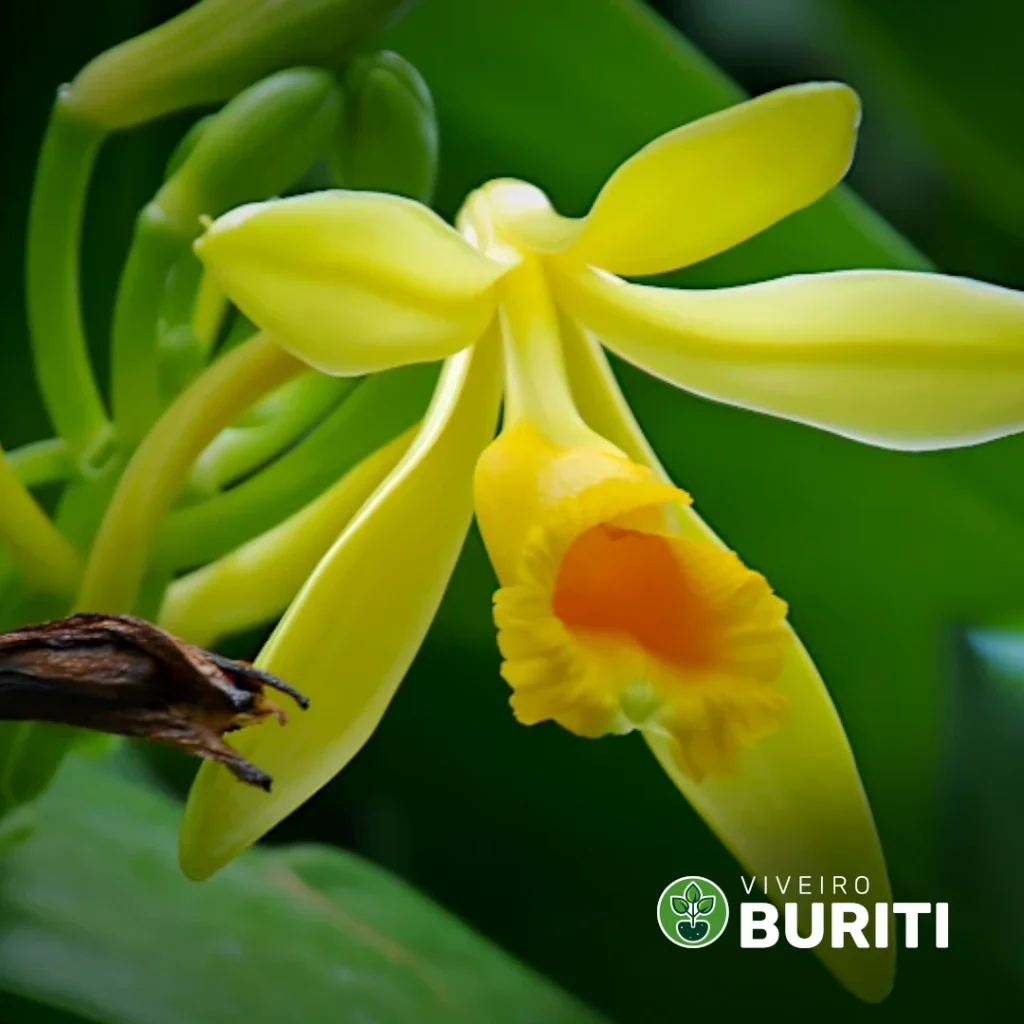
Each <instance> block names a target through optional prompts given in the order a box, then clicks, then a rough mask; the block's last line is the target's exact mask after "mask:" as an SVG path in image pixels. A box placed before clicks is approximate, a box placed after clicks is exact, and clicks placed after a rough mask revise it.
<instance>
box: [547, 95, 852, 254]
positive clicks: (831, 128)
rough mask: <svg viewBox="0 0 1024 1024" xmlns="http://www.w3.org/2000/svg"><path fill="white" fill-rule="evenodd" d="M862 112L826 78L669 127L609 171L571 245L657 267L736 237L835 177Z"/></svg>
mask: <svg viewBox="0 0 1024 1024" xmlns="http://www.w3.org/2000/svg"><path fill="white" fill-rule="evenodd" d="M859 121H860V102H859V100H858V98H857V94H856V93H855V92H853V90H852V89H850V88H848V87H847V86H845V85H840V84H838V83H834V82H825V83H811V84H808V85H797V86H792V87H790V88H787V89H778V90H776V91H775V92H771V93H768V94H767V95H764V96H759V97H758V98H757V99H754V100H750V101H748V102H746V103H741V104H739V105H738V106H735V107H731V108H729V109H727V110H723V111H720V112H719V113H716V114H712V115H710V116H709V117H704V118H701V119H700V120H699V121H695V122H693V123H692V124H688V125H684V126H683V127H681V128H676V129H675V130H674V131H671V132H668V134H666V135H662V136H661V138H659V139H655V140H654V142H652V143H650V144H649V145H648V146H645V147H644V148H643V149H642V150H640V152H639V153H637V154H636V155H635V156H633V157H631V158H630V159H629V160H627V161H626V162H625V163H624V164H623V165H622V166H621V167H620V168H619V169H618V170H617V171H616V172H615V173H614V174H613V175H612V176H611V178H610V179H609V180H608V183H607V184H606V185H605V187H604V188H603V189H602V191H601V194H600V195H599V196H598V197H597V201H596V202H595V204H594V207H593V209H592V210H591V211H590V214H589V215H588V216H587V218H586V220H585V221H584V223H583V227H582V229H581V232H580V234H579V237H578V239H577V240H576V242H575V243H574V244H573V245H572V246H571V247H570V248H569V250H568V255H569V256H570V257H571V258H572V259H574V260H580V261H582V262H584V263H589V264H592V265H593V266H597V267H602V268H603V269H605V270H611V271H613V272H614V273H617V274H658V273H663V272H665V271H668V270H674V269H675V268H676V267H682V266H686V265H688V264H691V263H696V262H697V261H698V260H703V259H706V258H707V257H709V256H714V255H715V253H719V252H722V251H724V250H725V249H729V248H731V247H732V246H734V245H738V244H739V243H740V242H742V241H744V240H745V239H747V238H750V237H751V236H752V235H756V234H757V233H758V232H760V231H763V230H764V229H765V228H767V227H769V226H770V225H772V224H774V223H775V222H776V221H778V220H781V219H782V218H783V217H785V216H787V215H788V214H790V213H793V212H794V211H795V210H799V209H801V208H802V207H804V206H807V205H809V204H810V203H813V202H814V201H815V200H816V199H818V198H820V197H821V196H823V195H824V194H825V193H826V192H827V191H828V190H829V189H830V188H832V187H833V186H834V185H836V184H837V183H838V182H839V181H840V180H841V179H842V177H843V175H844V174H845V173H846V170H847V168H848V167H849V165H850V160H851V158H852V156H853V147H854V144H855V142H856V137H857V125H858V123H859ZM552 236H553V237H557V235H554V233H552Z"/></svg>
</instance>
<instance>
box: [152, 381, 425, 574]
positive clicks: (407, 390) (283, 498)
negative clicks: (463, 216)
mask: <svg viewBox="0 0 1024 1024" xmlns="http://www.w3.org/2000/svg"><path fill="white" fill-rule="evenodd" d="M437 374H438V366H437V365H436V364H430V365H423V366H406V367H402V368H401V369H397V370H388V371H386V372H384V373H377V374H374V375H373V376H372V377H369V378H367V379H366V380H365V381H363V382H362V383H361V384H360V385H359V386H358V387H357V388H356V389H355V391H354V392H353V393H352V394H351V395H350V396H349V397H348V398H347V399H346V400H345V401H344V402H342V403H341V404H340V405H339V406H338V408H337V409H335V410H334V412H332V413H331V414H330V415H329V416H327V417H326V418H325V419H324V420H322V421H321V422H320V423H319V424H317V426H316V427H314V428H313V429H312V430H311V431H310V432H309V433H308V434H307V435H306V436H305V437H303V438H302V439H301V440H300V441H299V442H298V443H297V444H296V445H295V447H294V448H292V449H291V450H290V451H287V452H285V453H284V454H283V455H282V456H281V457H280V458H279V459H277V460H275V461H274V462H272V463H271V464H270V465H269V466H267V467H266V469H263V470H261V471H260V472H259V473H257V474H255V475H254V476H252V477H250V478H249V479H248V480H245V481H244V482H242V483H240V484H238V486H236V487H232V488H231V489H230V490H228V491H225V492H224V493H222V494H218V495H217V496H216V497H213V498H210V499H208V500H207V501H204V502H202V503H200V504H196V505H191V506H188V507H187V508H180V509H176V510H175V511H174V512H172V513H171V514H170V515H168V516H167V517H166V519H165V520H164V521H163V522H162V523H161V524H160V528H159V530H158V531H157V536H156V541H155V546H154V550H155V557H156V558H158V559H159V560H160V563H161V564H166V565H170V566H173V567H174V568H176V569H181V568H191V567H194V566H197V565H201V564H203V563H205V562H210V561H212V560H213V559H215V558H220V557H221V556H222V555H224V554H227V552H229V551H231V550H233V549H234V548H236V547H238V546H239V545H240V544H243V543H245V542H246V541H248V540H251V539H252V538H253V537H256V536H258V535H259V534H261V533H263V532H264V531H266V530H269V529H271V528H272V527H273V526H276V525H277V524H278V523H280V522H281V521H282V520H284V519H287V518H288V516H290V515H292V514H294V513H295V512H297V511H298V510H299V509H301V508H302V507H303V506H304V505H306V504H308V503H309V502H311V501H313V500H314V499H315V498H316V497H317V496H318V495H319V494H321V493H322V492H323V491H324V490H325V489H326V488H327V487H330V486H331V484H333V483H334V482H335V481H336V480H337V479H338V478H339V477H340V476H341V475H342V474H343V473H345V472H346V471H347V470H349V469H351V468H352V467H353V466H354V465H356V463H358V462H360V461H361V460H362V459H364V458H366V457H367V456H368V455H370V454H371V453H372V452H374V451H376V450H377V449H378V448H380V447H381V446H382V445H384V444H387V443H388V442H389V441H391V440H392V439H394V438H395V437H397V436H398V435H399V434H401V433H402V432H403V431H405V430H408V429H409V428H410V427H411V426H413V424H415V423H416V422H418V421H419V420H420V419H421V418H422V417H423V413H424V410H425V409H426V407H427V404H428V402H429V401H430V396H431V394H432V392H433V388H434V384H435V383H436V381H437Z"/></svg>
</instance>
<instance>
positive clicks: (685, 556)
mask: <svg viewBox="0 0 1024 1024" xmlns="http://www.w3.org/2000/svg"><path fill="white" fill-rule="evenodd" d="M688 501H689V498H688V496H687V495H685V494H684V493H683V492H681V491H679V490H678V489H676V488H674V487H672V486H671V485H669V484H663V483H661V482H659V481H657V480H655V479H654V478H653V477H651V478H650V479H643V478H638V479H633V480H625V479H607V480H604V481H601V482H599V483H597V484H596V485H594V486H591V487H589V488H587V489H586V490H585V491H583V492H582V493H580V494H577V495H574V496H573V497H571V498H567V499H564V500H563V501H561V502H559V503H558V504H556V506H555V507H554V508H553V509H552V510H551V511H550V512H549V514H548V515H547V516H546V518H545V520H544V521H543V522H540V523H537V524H535V525H534V526H533V527H532V529H531V530H530V532H529V534H528V536H527V540H526V543H525V545H524V548H523V551H522V555H521V558H520V564H519V568H518V572H517V579H516V580H515V582H513V583H512V584H511V585H510V586H507V587H504V588H503V589H502V590H500V591H499V592H498V594H497V595H496V598H495V620H496V623H497V625H498V630H499V635H498V643H499V647H500V648H501V652H502V654H503V656H504V658H505V662H504V664H503V666H502V675H503V676H504V678H505V679H506V681H507V682H508V683H509V685H510V686H511V687H512V688H513V691H514V693H513V697H512V707H513V710H514V711H515V713H516V717H517V718H518V719H519V720H520V721H521V722H523V723H524V724H533V723H536V722H540V721H544V720H546V719H553V720H555V721H557V722H559V723H560V724H561V725H563V726H565V727H566V728H567V729H569V730H571V731H572V732H575V733H578V734H580V735H584V736H600V735H604V734H606V733H610V732H620V733H621V732H628V731H630V730H632V729H634V728H641V729H644V730H650V731H653V732H656V733H661V734H667V735H668V736H670V737H671V739H672V741H673V749H674V751H675V757H676V760H677V763H678V764H679V766H680V768H681V769H682V770H683V771H684V772H685V773H686V774H687V775H689V776H690V777H691V778H694V779H699V778H703V777H704V776H705V775H708V774H713V773H724V772H728V771H731V770H732V768H733V765H734V763H735V757H736V754H737V753H738V751H739V750H741V749H743V748H745V747H747V746H749V745H750V744H751V743H753V742H754V740H756V739H757V737H759V736H761V735H763V734H765V733H767V732H770V731H772V730H773V729H775V728H776V727H777V726H778V725H779V724H780V722H781V721H782V719H783V717H784V715H785V700H784V699H783V697H782V696H781V694H780V693H779V692H778V691H777V689H776V688H775V687H774V685H773V684H774V682H775V679H776V677H777V676H778V673H779V670H780V668H781V665H782V661H783V658H784V653H785V647H786V643H787V641H788V634H787V631H786V626H785V615H786V605H785V603H784V602H783V601H781V600H779V598H777V597H776V596H775V595H774V594H773V593H772V591H771V588H770V587H769V585H768V583H767V581H766V580H765V579H764V577H763V576H761V575H759V574H758V573H755V572H752V571H751V570H749V569H747V568H746V567H745V566H744V565H743V564H742V562H741V561H740V560H739V558H737V557H736V555H734V554H733V553H732V552H730V551H727V550H725V549H723V548H720V547H718V546H717V545H715V544H713V543H710V542H706V541H699V540H693V539H690V538H685V537H681V536H678V535H676V534H675V532H674V531H673V528H672V515H673V511H674V509H673V506H675V507H678V506H679V505H685V504H687V503H688Z"/></svg>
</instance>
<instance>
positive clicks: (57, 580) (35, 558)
mask: <svg viewBox="0 0 1024 1024" xmlns="http://www.w3.org/2000/svg"><path fill="white" fill-rule="evenodd" d="M0 545H2V546H3V547H4V548H5V549H6V551H7V553H8V554H9V555H10V558H11V560H12V561H13V563H14V565H15V566H16V567H17V569H18V570H19V571H20V572H21V574H22V575H23V576H24V577H25V579H26V581H27V582H28V583H29V584H30V585H31V586H33V587H35V588H37V589H39V590H43V591H46V592H47V593H52V594H58V595H67V594H73V593H74V590H75V587H76V586H77V585H78V580H79V578H80V576H81V572H82V563H81V559H80V557H79V555H78V552H77V551H76V550H75V549H74V548H73V547H72V546H71V544H70V543H69V542H68V541H67V539H66V538H65V537H64V535H63V534H62V533H61V532H60V531H59V530H58V529H57V527H56V526H54V525H53V523H52V522H51V520H50V518H49V516H47V514H46V513H45V512H44V511H43V510H42V509H41V508H40V507H39V505H38V504H37V503H36V500H35V499H34V498H33V497H32V495H31V494H30V493H29V492H28V489H27V488H26V487H25V486H24V484H22V483H21V481H20V480H19V479H18V475H17V473H16V472H15V470H14V467H13V466H12V465H11V464H10V462H9V461H8V459H7V457H6V455H5V454H4V452H3V449H0Z"/></svg>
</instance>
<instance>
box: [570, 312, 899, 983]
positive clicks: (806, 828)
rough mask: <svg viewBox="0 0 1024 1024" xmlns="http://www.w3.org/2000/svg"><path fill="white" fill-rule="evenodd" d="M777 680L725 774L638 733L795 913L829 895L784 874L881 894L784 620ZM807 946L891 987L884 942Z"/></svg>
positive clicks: (865, 837)
mask: <svg viewBox="0 0 1024 1024" xmlns="http://www.w3.org/2000/svg"><path fill="white" fill-rule="evenodd" d="M564 341H565V351H566V360H567V363H568V366H569V374H570V377H571V378H572V381H573V387H574V391H575V394H576V399H577V402H578V404H579V407H580V411H581V412H582V413H583V415H584V417H585V418H586V419H587V421H588V423H589V424H590V425H591V426H592V427H593V428H594V429H595V430H597V431H599V432H600V433H601V434H603V435H604V436H606V437H608V439H609V440H611V441H613V442H614V443H615V444H616V445H618V446H619V447H620V448H621V449H622V450H623V451H625V452H626V453H627V454H629V455H630V456H631V457H632V458H635V459H637V460H642V461H644V462H646V463H647V464H648V465H649V466H650V467H651V468H652V469H654V470H655V471H656V472H658V473H660V474H661V475H662V476H664V475H665V473H664V470H663V469H662V468H661V467H660V466H659V465H658V462H657V460H656V459H655V458H654V457H653V455H652V454H651V453H650V448H649V446H648V444H647V442H646V440H645V439H644V436H643V433H642V432H641V430H640V428H639V426H637V423H636V421H635V420H634V419H633V416H632V413H631V412H630V411H629V407H628V406H627V405H626V402H625V400H624V399H623V397H622V393H621V391H620V390H619V388H618V384H617V383H616V381H615V378H614V376H613V374H612V372H611V369H610V368H609V366H608V363H607V361H606V360H605V358H604V354H603V353H602V352H601V350H600V347H599V346H598V345H597V343H596V342H595V341H594V340H593V339H592V338H591V337H589V336H587V335H585V334H584V333H583V332H580V331H578V330H575V329H572V328H571V327H567V329H566V331H565V333H564ZM679 518H680V524H679V526H680V530H681V531H682V533H683V536H690V537H695V538H699V539H703V540H708V539H710V540H714V541H715V542H716V543H721V542H720V541H718V540H717V538H715V535H714V534H713V533H712V531H711V530H710V528H709V527H708V526H707V525H706V524H705V523H704V522H703V521H702V520H701V519H700V518H699V517H698V515H697V514H696V513H695V512H694V511H693V510H692V509H691V508H686V507H683V508H680V509H679ZM776 687H777V689H778V690H779V691H780V693H781V694H782V695H783V696H784V697H785V698H786V699H787V701H788V705H789V713H788V717H787V718H786V719H785V720H784V721H783V723H782V725H781V726H780V727H779V728H778V729H777V730H776V731H775V732H773V733H771V734H769V735H767V736H763V737H762V738H760V739H759V740H758V741H757V743H755V744H754V745H753V746H752V747H751V749H749V750H747V751H746V752H745V753H744V754H743V755H742V756H741V758H740V760H739V765H738V768H737V770H736V772H735V773H734V774H732V775H712V776H708V777H707V778H705V779H704V780H702V781H701V782H696V781H694V780H693V779H691V778H689V777H688V776H687V775H686V774H684V772H683V771H682V769H681V768H680V766H679V765H678V763H677V762H676V760H675V758H674V757H673V741H672V739H671V737H670V736H668V735H666V734H661V735H659V734H653V733H648V734H647V742H648V743H649V745H650V747H651V749H652V750H653V751H654V754H655V756H656V757H657V758H658V760H659V762H660V763H661V765H662V767H663V768H664V769H665V771H666V772H667V773H668V775H669V777H670V778H671V779H672V781H673V782H674V783H675V784H676V786H678V787H679V790H680V791H681V792H682V794H683V795H684V796H685V797H686V798H687V800H689V801H690V803H691V804H692V805H693V806H694V808H696V810H697V812H698V813H699V814H700V815H701V817H702V818H703V819H704V820H705V821H706V822H707V824H708V825H709V827H710V828H711V829H712V830H713V831H714V832H715V834H716V835H718V837H719V838H720V839H721V840H722V842H723V843H725V845H726V846H727V847H728V848H729V849H730V850H731V851H732V853H733V854H734V855H735V857H736V858H737V860H738V861H739V862H740V864H741V865H742V866H743V868H744V870H745V871H746V872H747V873H748V874H751V875H756V876H758V878H761V877H763V876H765V875H767V876H768V877H769V879H770V880H772V881H774V876H775V875H779V876H780V877H781V878H782V879H783V880H784V879H785V878H786V877H787V876H789V875H792V876H793V877H794V883H793V886H794V887H793V888H791V889H790V890H789V891H788V893H787V895H786V896H785V897H784V899H786V900H794V901H796V902H799V903H800V904H801V906H802V908H803V909H802V913H804V912H806V906H807V904H809V903H811V902H813V901H814V900H818V901H822V902H825V903H830V902H832V897H831V895H830V894H829V892H826V894H825V895H821V894H816V895H814V896H801V895H800V894H799V892H798V891H796V890H797V889H798V886H796V883H795V879H796V877H797V876H799V875H811V876H812V877H813V878H814V879H815V880H817V879H818V878H819V877H821V876H824V877H825V878H826V879H827V880H828V881H829V882H831V878H832V876H833V875H844V876H846V877H847V879H848V880H849V881H848V885H852V883H853V880H854V878H856V876H858V875H864V876H866V877H867V878H868V879H869V880H870V885H871V888H870V895H869V896H868V897H865V898H864V899H865V902H871V903H874V902H879V903H885V902H889V901H890V900H891V893H890V889H889V882H888V878H887V874H886V869H885V861H884V859H883V856H882V850H881V846H880V844H879V841H878V835H877V833H876V831H875V825H874V821H873V819H872V816H871V810H870V808H869V806H868V802H867V798H866V796H865V794H864V790H863V787H862V785H861V781H860V776H859V774H858V771H857V765H856V763H855V761H854V758H853V753H852V751H851V750H850V746H849V743H848V741H847V739H846V735H845V733H844V732H843V727H842V724H841V722H840V720H839V716H838V715H837V713H836V709H835V707H834V705H833V704H832V700H831V698H830V697H829V695H828V691H827V690H826V689H825V685H824V683H823V682H822V680H821V677H820V676H819V675H818V672H817V670H816V669H815V667H814V665H813V663H812V662H811V660H810V658H809V657H808V655H807V652H806V651H805V650H804V648H803V645H802V644H801V643H800V641H799V639H798V638H797V636H796V634H795V633H793V632H792V630H790V631H789V647H788V652H787V655H786V660H785V663H784V667H783V669H782V672H781V674H780V675H779V677H778V680H777V682H776ZM772 895H773V898H774V896H775V889H774V886H772ZM754 898H756V897H754ZM844 898H845V897H843V896H841V895H840V896H838V897H837V899H839V900H843V899H844ZM853 898H854V899H856V898H857V897H853ZM804 933H806V924H805V925H804ZM816 952H817V954H818V956H820V957H821V959H822V960H823V961H824V963H825V965H826V966H827V967H828V968H829V970H830V971H832V973H833V974H834V975H835V976H836V978H837V979H838V980H839V981H840V982H842V984H843V985H845V986H846V987H847V988H848V989H849V990H850V991H851V992H853V993H855V994H856V995H858V996H860V997H861V998H862V999H867V1000H869V1001H872V1002H875V1001H878V1000H880V999H883V998H884V997H885V995H886V994H887V993H888V992H889V990H890V989H891V987H892V980H893V974H894V971H895V952H894V950H893V949H892V948H889V949H873V948H872V949H857V948H849V947H847V948H844V949H832V948H831V946H829V945H827V944H822V945H820V946H818V947H817V949H816Z"/></svg>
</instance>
